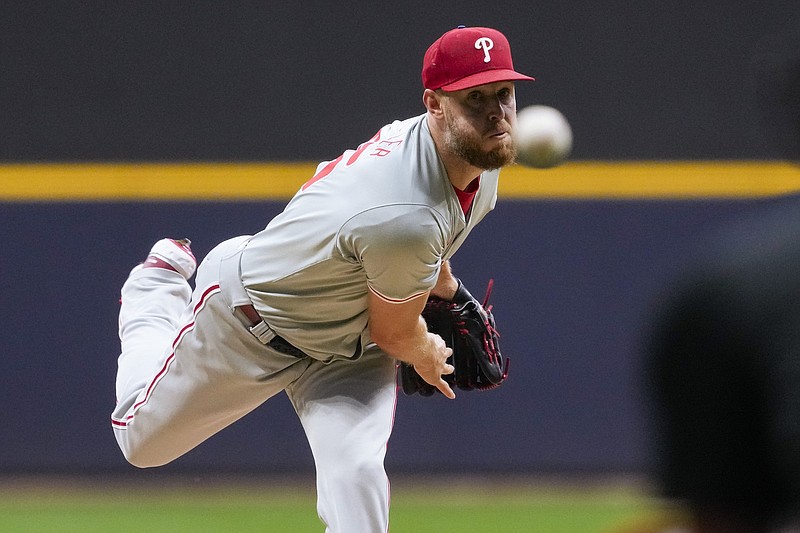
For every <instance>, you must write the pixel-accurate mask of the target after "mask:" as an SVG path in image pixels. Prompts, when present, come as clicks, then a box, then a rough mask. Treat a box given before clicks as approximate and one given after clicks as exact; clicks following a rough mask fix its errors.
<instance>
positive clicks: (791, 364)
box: [630, 34, 800, 533]
mask: <svg viewBox="0 0 800 533" xmlns="http://www.w3.org/2000/svg"><path fill="white" fill-rule="evenodd" d="M755 59H756V62H755V64H754V67H755V73H756V80H757V91H758V94H757V97H758V105H759V106H760V110H759V111H760V114H761V116H762V117H763V118H764V119H765V122H764V124H765V126H767V130H768V134H767V136H766V138H767V139H768V140H767V142H769V143H770V144H771V146H774V147H776V148H777V149H778V150H779V152H780V153H779V157H781V158H783V159H787V160H793V161H795V162H797V161H798V159H800V157H798V153H800V34H795V35H776V36H767V37H765V38H764V39H763V40H762V41H761V42H760V44H759V47H758V49H757V50H756V55H755ZM798 176H799V177H800V172H798ZM751 215H752V216H748V217H747V218H746V219H742V220H740V221H738V222H737V223H736V224H734V225H731V226H729V227H726V228H725V229H724V230H723V231H720V232H718V233H715V234H714V235H711V236H709V237H710V238H709V239H707V241H706V242H705V243H704V247H703V253H702V256H701V257H698V258H697V261H696V262H695V263H694V264H693V265H692V266H690V267H689V268H687V269H686V272H684V273H683V274H682V276H681V277H680V278H679V279H678V280H676V281H675V283H674V285H672V286H670V291H669V295H668V297H667V298H666V300H665V301H664V302H662V303H663V305H662V307H661V308H660V309H659V312H658V313H657V316H656V317H655V322H654V328H653V330H652V332H651V335H650V338H649V345H648V353H647V356H648V357H647V387H648V390H649V391H650V392H651V396H652V398H651V399H652V406H653V412H654V427H655V430H656V446H657V456H656V471H657V472H656V473H657V481H658V482H659V485H660V486H659V488H660V489H661V491H662V494H663V495H664V496H665V497H667V498H670V499H674V500H676V501H678V502H680V503H682V504H683V505H685V508H686V509H687V511H688V517H687V518H688V520H687V521H686V522H685V523H683V524H682V525H680V526H679V525H677V524H676V525H674V526H666V525H662V526H658V527H655V528H653V529H650V531H663V532H667V531H669V532H671V533H677V532H681V531H691V532H693V533H766V532H776V533H777V532H781V533H783V532H790V531H792V532H794V531H800V527H798V524H800V196H798V197H787V198H781V199H778V200H774V201H772V202H767V203H766V204H765V205H764V206H763V210H761V211H759V212H758V213H755V214H751ZM645 530H646V529H644V528H643V529H640V530H637V531H642V532H643V531H645ZM630 531H631V532H633V531H634V530H633V529H631V530H630Z"/></svg>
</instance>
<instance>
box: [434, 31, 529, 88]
mask: <svg viewBox="0 0 800 533" xmlns="http://www.w3.org/2000/svg"><path fill="white" fill-rule="evenodd" d="M510 80H533V78H531V77H530V76H526V75H525V74H520V73H519V72H516V71H515V70H514V64H513V63H512V62H511V46H509V44H508V39H506V37H505V35H503V34H502V33H500V32H499V31H497V30H493V29H492V28H465V27H464V26H459V27H458V28H456V29H454V30H450V31H448V32H447V33H445V34H444V35H442V36H441V37H439V39H437V40H436V42H435V43H433V44H432V45H431V46H430V48H428V51H427V52H425V58H424V59H423V62H422V85H424V86H425V88H426V89H432V90H436V89H442V90H444V91H460V90H462V89H468V88H470V87H475V86H477V85H483V84H486V83H494V82H496V81H510Z"/></svg>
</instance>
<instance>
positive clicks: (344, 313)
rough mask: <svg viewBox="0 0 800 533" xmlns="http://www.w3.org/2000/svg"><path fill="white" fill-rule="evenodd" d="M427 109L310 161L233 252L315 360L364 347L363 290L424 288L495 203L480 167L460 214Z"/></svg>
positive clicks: (262, 302)
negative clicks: (308, 170)
mask: <svg viewBox="0 0 800 533" xmlns="http://www.w3.org/2000/svg"><path fill="white" fill-rule="evenodd" d="M426 116H427V115H421V116H418V117H415V118H411V119H408V120H404V121H395V122H393V123H392V124H389V125H387V126H384V127H383V128H381V130H380V131H379V132H378V133H377V134H376V135H375V136H374V137H373V138H372V139H370V140H369V141H367V142H366V143H363V144H362V145H361V146H359V147H358V149H356V150H347V151H346V152H345V153H344V154H342V155H341V156H340V157H339V158H337V159H336V160H334V161H330V162H325V163H322V164H320V165H319V167H318V168H317V173H316V174H315V176H314V177H313V178H312V179H311V180H310V181H309V182H307V183H306V184H305V185H304V186H303V187H302V188H301V190H300V191H298V193H297V194H296V195H295V196H294V198H293V199H292V200H291V201H290V202H289V204H288V205H287V206H286V209H285V210H284V211H283V212H282V213H281V214H280V215H278V216H277V217H275V218H274V219H273V220H272V221H271V222H270V223H269V224H268V225H267V227H266V228H265V229H264V230H262V231H261V232H259V233H257V234H256V235H254V236H253V238H252V239H251V240H250V242H249V243H248V245H247V247H246V248H245V250H244V252H243V254H242V262H241V266H242V282H243V284H244V286H245V288H246V290H247V293H248V295H249V296H250V298H251V300H252V301H253V304H254V305H255V307H256V309H257V310H258V311H259V313H260V314H261V315H262V316H263V317H264V318H265V320H266V322H267V323H268V324H269V325H270V326H271V327H272V328H273V329H274V330H275V332H276V333H277V334H279V335H281V336H282V337H284V338H286V339H287V340H288V341H289V342H291V343H292V344H294V345H295V346H297V347H298V348H301V349H302V350H303V351H305V352H306V353H307V354H309V355H310V356H312V357H314V358H316V359H320V360H323V361H327V360H332V359H336V358H352V357H353V356H354V355H356V356H357V355H358V353H357V352H358V350H357V347H358V346H359V340H361V345H362V346H365V345H366V344H367V343H368V342H370V340H369V335H368V331H367V296H368V290H369V289H370V288H371V289H372V291H373V292H375V293H376V294H378V295H379V296H381V297H382V298H384V299H385V300H387V301H390V302H403V301H407V300H409V299H411V298H413V297H415V296H418V295H420V294H421V293H424V292H426V291H428V290H430V289H431V288H432V287H433V286H434V284H435V283H436V279H437V276H438V274H439V269H440V266H441V263H442V261H443V260H444V259H449V258H450V257H451V256H452V255H453V254H454V253H455V251H456V250H457V249H458V248H459V247H460V246H461V243H462V242H463V240H464V239H465V238H466V236H467V234H468V233H469V232H470V231H471V230H472V228H473V227H474V226H475V225H476V224H477V223H478V222H480V220H481V219H483V217H484V216H485V215H486V214H487V213H488V212H489V211H490V210H492V209H493V208H494V205H495V202H496V199H497V179H498V175H499V171H498V170H493V171H485V172H483V174H481V179H480V187H479V189H478V192H477V194H476V196H475V198H474V200H473V204H472V208H471V211H470V212H469V216H468V217H465V216H464V213H463V212H462V210H461V207H460V205H459V202H458V198H457V196H456V194H455V191H454V189H453V187H452V185H451V184H450V181H449V180H448V178H447V174H446V172H445V169H444V165H443V164H442V162H441V160H440V159H439V156H438V154H437V152H436V148H435V145H434V142H433V138H432V137H431V134H430V131H429V129H428V124H427V121H426Z"/></svg>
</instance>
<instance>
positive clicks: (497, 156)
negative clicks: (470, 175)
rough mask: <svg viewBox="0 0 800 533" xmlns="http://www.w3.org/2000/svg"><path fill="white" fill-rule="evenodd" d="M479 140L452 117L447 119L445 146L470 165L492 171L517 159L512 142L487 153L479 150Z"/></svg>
mask: <svg viewBox="0 0 800 533" xmlns="http://www.w3.org/2000/svg"><path fill="white" fill-rule="evenodd" d="M481 140H482V139H480V138H479V137H477V136H476V135H475V134H474V133H473V132H472V131H468V130H467V129H466V128H462V127H461V126H460V125H459V124H457V123H456V122H455V121H454V120H453V119H452V117H447V130H446V131H445V135H444V143H445V146H447V148H448V149H449V150H450V151H452V152H453V153H454V154H455V155H457V156H458V157H460V158H461V159H463V160H464V161H466V162H467V163H469V164H470V165H472V166H474V167H477V168H480V169H483V170H494V169H497V168H502V167H504V166H506V165H509V164H511V163H513V162H514V160H515V159H516V158H517V149H516V146H515V145H514V143H513V142H511V141H507V142H505V143H503V144H502V145H500V146H498V147H497V148H494V149H492V150H488V151H487V150H484V149H482V148H481Z"/></svg>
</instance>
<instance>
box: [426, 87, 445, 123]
mask: <svg viewBox="0 0 800 533" xmlns="http://www.w3.org/2000/svg"><path fill="white" fill-rule="evenodd" d="M442 98H443V95H442V94H440V93H439V92H437V91H432V90H431V89H425V92H424V93H422V103H423V104H425V108H426V109H427V110H428V113H430V114H431V115H433V116H434V118H442V116H443V114H444V110H443V109H442Z"/></svg>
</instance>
